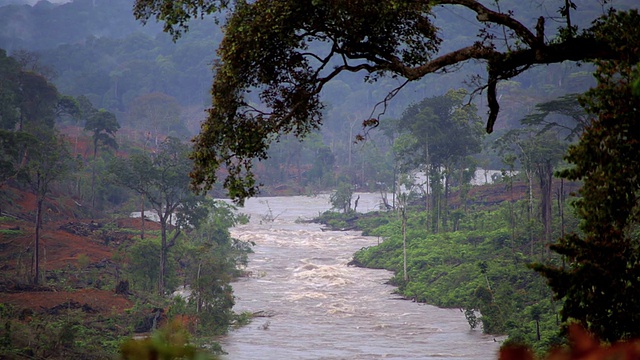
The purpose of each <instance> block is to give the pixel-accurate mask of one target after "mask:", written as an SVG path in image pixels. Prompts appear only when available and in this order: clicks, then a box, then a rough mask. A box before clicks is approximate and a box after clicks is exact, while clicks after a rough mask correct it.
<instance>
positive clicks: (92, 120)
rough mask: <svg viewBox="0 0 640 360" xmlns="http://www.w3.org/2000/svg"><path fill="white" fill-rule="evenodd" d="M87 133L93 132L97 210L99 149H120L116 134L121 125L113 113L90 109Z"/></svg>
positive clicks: (93, 175)
mask: <svg viewBox="0 0 640 360" xmlns="http://www.w3.org/2000/svg"><path fill="white" fill-rule="evenodd" d="M86 117H87V119H86V122H85V125H84V130H85V131H91V132H93V135H91V138H92V140H93V168H92V169H91V208H92V209H94V210H95V179H96V164H95V162H96V158H97V157H98V148H99V146H100V145H102V146H104V147H107V148H112V149H114V150H117V149H118V143H117V142H116V132H117V131H118V129H120V124H119V123H118V120H117V119H116V116H115V115H114V114H113V113H110V112H108V111H106V110H104V109H100V110H95V109H90V110H89V113H88V114H86Z"/></svg>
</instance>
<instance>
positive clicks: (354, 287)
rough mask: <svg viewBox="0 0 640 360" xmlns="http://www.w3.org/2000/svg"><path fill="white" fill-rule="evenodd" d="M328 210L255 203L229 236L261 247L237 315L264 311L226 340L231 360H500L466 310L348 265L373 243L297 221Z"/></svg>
mask: <svg viewBox="0 0 640 360" xmlns="http://www.w3.org/2000/svg"><path fill="white" fill-rule="evenodd" d="M359 195H360V200H359V203H358V211H361V212H364V211H368V210H373V209H376V208H377V206H378V203H379V199H380V197H379V195H377V194H359ZM329 207H330V205H329V203H328V196H327V195H321V196H317V197H305V196H294V197H268V198H253V199H249V200H247V202H246V204H245V207H244V208H242V209H241V210H240V211H241V212H243V213H246V214H249V215H251V222H250V223H249V224H247V225H242V226H237V227H235V228H233V229H232V230H231V233H232V235H233V236H234V237H236V238H238V239H241V240H246V241H253V242H255V244H256V246H255V247H254V252H255V253H254V254H252V255H251V256H250V261H249V266H248V268H247V271H249V272H251V276H250V277H247V278H242V279H240V280H239V281H237V282H235V283H234V284H233V288H234V292H235V295H236V306H235V308H234V310H235V311H237V312H241V311H251V312H257V311H264V312H265V313H267V314H269V315H272V316H271V317H259V318H255V319H254V320H253V322H252V323H251V324H249V325H247V326H245V327H242V328H240V329H238V330H232V331H231V332H230V333H229V335H227V336H225V337H223V338H222V339H221V340H220V342H221V345H222V347H223V349H224V350H225V351H226V352H227V353H228V355H226V356H225V357H224V358H225V359H229V360H243V359H247V360H249V359H251V360H255V359H292V360H298V359H314V360H315V359H436V358H437V359H442V358H445V359H495V358H496V353H497V350H498V347H499V343H497V342H495V341H494V338H493V336H490V335H485V334H482V331H480V330H470V329H469V325H468V323H467V321H466V320H465V317H464V314H463V313H461V312H460V310H459V309H440V308H437V307H434V306H430V305H424V304H418V303H414V302H411V301H406V300H401V299H400V298H399V297H398V296H397V295H394V294H393V293H392V292H393V290H394V287H392V286H390V285H386V284H385V282H386V281H387V280H388V279H389V278H390V277H391V273H390V272H388V271H385V270H372V269H362V268H356V267H348V266H347V265H346V264H347V262H349V260H351V255H352V254H353V253H354V252H355V251H357V250H358V249H360V248H362V247H365V246H371V245H375V244H376V243H377V242H378V241H379V240H378V239H377V238H375V237H365V236H361V235H360V234H359V233H358V232H353V231H351V232H332V231H321V228H320V225H318V224H309V223H299V222H296V220H297V219H305V220H306V219H311V218H313V217H315V216H317V215H318V214H319V213H320V212H323V211H325V210H327V209H328V208H329Z"/></svg>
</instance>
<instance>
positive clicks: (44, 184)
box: [24, 129, 77, 284]
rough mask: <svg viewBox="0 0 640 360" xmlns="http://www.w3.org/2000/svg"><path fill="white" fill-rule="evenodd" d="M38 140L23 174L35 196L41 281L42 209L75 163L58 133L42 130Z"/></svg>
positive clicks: (37, 274)
mask: <svg viewBox="0 0 640 360" xmlns="http://www.w3.org/2000/svg"><path fill="white" fill-rule="evenodd" d="M34 136H35V138H36V139H37V141H35V142H34V143H33V144H31V145H30V146H29V150H28V163H27V165H26V166H25V170H24V173H25V175H26V180H27V182H28V183H29V185H30V187H31V191H32V192H33V194H34V195H35V196H36V218H35V239H34V263H33V266H34V268H33V269H34V273H33V278H32V281H33V283H34V284H38V283H39V281H40V230H41V228H42V215H43V214H42V208H43V205H44V202H45V200H46V198H47V196H48V195H49V194H50V192H51V191H52V185H53V184H54V183H55V182H56V181H59V180H61V179H62V178H64V176H66V175H67V174H68V173H69V172H71V171H72V170H73V169H74V168H75V167H76V166H77V164H76V162H75V160H74V158H73V157H72V156H71V154H70V153H69V151H68V149H67V141H66V140H65V139H64V138H63V137H61V136H59V135H57V134H56V133H55V132H53V131H50V130H47V129H41V131H38V132H37V133H36V134H34Z"/></svg>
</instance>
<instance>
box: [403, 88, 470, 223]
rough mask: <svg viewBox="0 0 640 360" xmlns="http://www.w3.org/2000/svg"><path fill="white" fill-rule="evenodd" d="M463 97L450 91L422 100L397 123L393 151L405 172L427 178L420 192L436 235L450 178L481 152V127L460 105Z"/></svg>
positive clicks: (445, 208)
mask: <svg viewBox="0 0 640 360" xmlns="http://www.w3.org/2000/svg"><path fill="white" fill-rule="evenodd" d="M465 94H466V92H465V91H463V90H452V91H449V92H448V93H447V94H446V95H443V96H436V97H432V98H427V99H424V100H422V101H421V102H419V103H417V104H413V105H411V106H409V107H408V108H407V109H406V110H405V112H404V114H403V116H402V120H401V121H399V122H398V123H397V127H398V128H397V132H398V133H399V134H401V137H399V138H398V143H396V144H395V145H394V149H395V150H396V152H397V156H398V157H399V158H401V159H402V162H403V163H404V164H405V167H407V169H406V170H420V171H423V172H424V174H425V175H426V176H427V183H426V184H425V186H424V189H423V191H424V193H425V195H426V201H427V206H426V209H427V212H430V211H431V210H433V222H432V227H433V229H434V230H436V231H437V229H439V224H440V223H441V222H442V224H443V225H444V226H445V227H446V224H447V216H446V213H447V211H448V196H449V192H450V188H451V183H452V182H453V178H454V177H453V176H452V174H453V173H454V172H455V171H458V172H463V171H464V170H465V168H466V167H467V166H468V162H467V161H465V160H466V159H467V158H468V157H469V156H471V155H474V154H477V153H479V152H480V151H481V150H482V124H481V122H480V118H479V117H478V115H477V114H476V113H477V110H476V107H475V106H473V105H465V104H464V102H463V99H464V96H465ZM469 180H470V179H469ZM460 185H462V184H460ZM430 190H431V193H430ZM440 220H441V221H440Z"/></svg>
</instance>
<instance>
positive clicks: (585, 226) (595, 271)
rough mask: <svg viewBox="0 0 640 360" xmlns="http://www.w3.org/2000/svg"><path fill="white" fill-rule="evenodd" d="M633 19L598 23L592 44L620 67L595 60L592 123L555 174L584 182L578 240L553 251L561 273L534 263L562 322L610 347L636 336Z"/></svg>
mask: <svg viewBox="0 0 640 360" xmlns="http://www.w3.org/2000/svg"><path fill="white" fill-rule="evenodd" d="M639 21H640V16H639V15H638V13H637V12H630V13H615V14H611V15H610V16H609V17H608V18H607V19H602V20H600V21H598V23H597V24H596V27H597V28H598V29H600V30H599V31H598V32H597V33H596V34H595V35H596V38H595V39H596V40H597V41H607V42H609V43H610V46H611V48H613V49H616V50H617V51H618V52H619V56H620V58H621V60H620V61H615V62H609V61H597V62H596V65H597V70H596V73H595V75H596V79H597V80H598V85H597V87H595V88H593V89H591V90H590V91H588V92H587V93H586V95H585V96H584V97H583V98H582V103H583V104H584V105H585V108H586V110H587V111H588V113H589V114H591V115H593V116H594V119H592V121H591V122H590V123H589V124H588V125H587V126H586V127H585V129H584V133H583V135H582V137H581V138H580V141H579V142H578V143H577V144H575V145H573V146H571V147H570V148H569V152H568V155H567V160H568V161H569V162H570V163H571V164H573V167H572V168H570V169H568V170H564V171H562V172H561V175H562V176H563V177H565V178H568V179H571V180H582V181H583V186H582V188H581V189H580V195H581V197H580V198H578V199H577V200H576V202H575V207H576V209H577V213H578V215H579V217H580V218H582V221H581V225H580V227H581V230H582V233H581V234H575V233H573V234H568V235H566V236H565V237H563V238H561V239H560V240H558V241H557V242H556V244H554V245H553V246H552V249H553V250H554V251H556V252H557V253H559V254H560V255H562V256H564V257H565V258H566V259H567V260H568V261H569V263H568V265H567V266H563V265H554V264H547V265H543V264H538V265H536V266H534V269H536V270H537V271H539V272H541V273H542V274H543V275H544V276H545V277H546V278H547V280H548V282H549V285H550V286H551V288H552V289H553V291H554V293H555V296H556V297H557V298H558V299H563V300H564V305H563V307H562V317H563V319H564V320H565V321H567V320H570V319H571V320H573V321H575V322H578V323H580V324H581V325H582V326H583V327H585V328H586V329H588V330H589V331H590V332H592V333H593V334H595V335H596V336H598V337H599V338H600V339H602V340H604V341H607V342H613V341H615V340H619V339H630V338H637V337H639V336H640V328H639V327H638V323H639V322H640V303H639V302H638V301H637V299H639V298H640V280H639V279H640V243H639V241H638V240H639V238H640V236H639V232H638V229H639V225H640V221H639V220H638V214H639V211H640V205H639V204H640V179H639V178H638V176H637V174H638V172H640V158H639V157H638V154H640V137H639V135H638V131H637V129H638V127H639V126H640V108H639V107H638V97H637V96H634V95H633V92H632V91H633V90H632V89H633V86H632V82H633V81H634V79H635V78H637V76H638V73H639V72H638V71H639V69H638V65H637V64H638V60H637V58H636V57H637V54H638V51H637V47H636V46H629V44H638V43H639V42H640V36H639V34H638V33H637V32H634V31H629V29H631V27H630V26H632V25H631V24H638V22H639Z"/></svg>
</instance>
